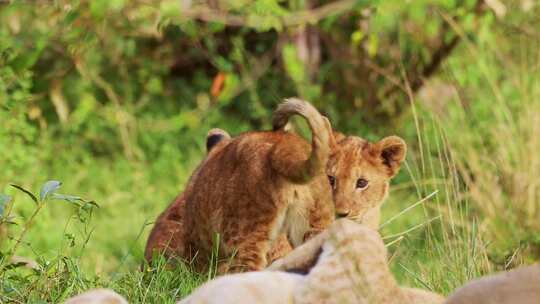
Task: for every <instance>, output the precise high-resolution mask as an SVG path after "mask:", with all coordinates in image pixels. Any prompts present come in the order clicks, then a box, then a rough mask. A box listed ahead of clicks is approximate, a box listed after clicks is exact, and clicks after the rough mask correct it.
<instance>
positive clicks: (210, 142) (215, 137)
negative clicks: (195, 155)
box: [206, 128, 231, 153]
mask: <svg viewBox="0 0 540 304" xmlns="http://www.w3.org/2000/svg"><path fill="white" fill-rule="evenodd" d="M230 138H231V136H230V135H229V133H227V131H225V130H223V129H218V128H215V129H212V130H210V131H208V135H206V152H207V153H208V152H210V151H211V150H212V148H213V147H215V146H216V145H217V144H218V143H220V142H221V141H223V140H226V139H230Z"/></svg>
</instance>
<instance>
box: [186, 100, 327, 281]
mask: <svg viewBox="0 0 540 304" xmlns="http://www.w3.org/2000/svg"><path fill="white" fill-rule="evenodd" d="M294 114H298V115H300V116H303V117H304V118H305V119H306V120H307V122H308V125H309V127H310V129H311V133H312V142H311V145H310V144H309V143H308V142H307V141H306V140H304V139H303V138H301V137H300V136H298V135H296V134H293V133H290V132H285V131H280V130H279V129H280V128H281V127H283V126H284V125H285V124H286V123H287V121H288V119H289V117H290V116H291V115H294ZM274 129H276V130H278V131H263V132H247V133H244V134H241V135H239V136H237V137H234V138H232V139H231V140H230V141H228V142H227V144H226V145H224V146H223V147H222V148H220V149H218V150H217V151H215V152H212V153H210V154H209V155H208V158H207V159H206V160H205V161H204V162H203V163H202V164H201V166H200V167H199V168H198V169H197V173H196V174H194V175H193V176H192V178H191V180H190V182H189V185H190V186H189V187H188V188H187V189H186V192H185V225H186V227H189V228H188V229H186V235H185V240H186V241H187V242H186V243H187V249H188V250H187V252H186V255H187V256H186V258H194V257H197V258H199V257H200V258H203V259H206V258H207V257H208V256H210V255H211V253H212V251H213V244H214V243H215V241H216V239H215V236H216V235H218V236H219V240H218V245H219V246H218V252H219V256H220V257H229V256H231V255H232V256H234V257H233V259H232V261H231V263H221V265H220V269H219V270H220V272H224V271H228V270H230V271H245V270H260V269H262V268H264V267H266V265H267V260H266V259H267V258H266V257H267V254H268V252H269V250H270V248H271V247H272V245H273V243H274V241H275V240H276V239H277V237H278V236H279V235H280V234H282V233H283V234H285V235H286V236H287V238H288V240H289V241H290V242H291V243H292V245H293V246H294V247H296V246H298V245H300V244H301V243H302V242H303V241H304V240H305V239H306V238H309V237H310V236H311V235H313V234H315V233H317V232H319V231H321V230H323V229H325V228H326V227H328V226H329V225H330V224H331V223H332V221H333V220H334V208H333V206H334V204H333V200H332V190H331V188H330V184H329V183H328V178H327V175H326V172H325V170H326V165H327V162H328V158H329V156H330V149H331V146H332V142H331V141H332V138H333V137H332V130H331V127H330V123H329V122H328V120H327V119H325V118H324V117H323V116H322V115H320V114H319V112H318V111H317V110H316V109H315V108H314V107H313V106H312V105H310V104H309V103H307V102H305V101H302V100H299V99H288V100H286V102H284V103H283V104H281V105H280V106H279V107H278V109H277V110H276V111H275V113H274ZM188 230H189V231H188ZM202 262H203V264H206V263H207V262H208V260H206V261H202Z"/></svg>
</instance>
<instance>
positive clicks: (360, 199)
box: [327, 136, 406, 221]
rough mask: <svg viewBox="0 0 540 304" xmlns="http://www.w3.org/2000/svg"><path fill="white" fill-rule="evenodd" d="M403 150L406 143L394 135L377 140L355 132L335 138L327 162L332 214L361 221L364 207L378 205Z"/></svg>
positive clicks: (399, 162) (398, 166)
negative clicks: (331, 193)
mask: <svg viewBox="0 0 540 304" xmlns="http://www.w3.org/2000/svg"><path fill="white" fill-rule="evenodd" d="M405 153H406V144H405V142H404V141H403V140H402V139H401V138H399V137H397V136H390V137H386V138H384V139H383V140H381V141H379V142H377V143H369V142H367V141H366V140H364V139H361V138H359V137H355V136H348V137H344V138H342V139H341V140H339V141H338V142H337V143H336V145H335V149H334V153H333V155H332V156H331V157H330V160H329V162H328V166H327V174H328V179H329V182H330V185H331V186H332V191H333V196H334V203H335V210H336V217H337V218H340V217H348V218H351V219H353V220H357V221H361V220H362V218H363V216H364V215H365V214H366V212H367V211H368V210H370V209H372V208H374V207H379V206H380V205H381V204H382V203H383V201H384V200H385V198H386V196H387V194H388V187H389V186H388V185H389V182H390V179H391V178H392V177H394V176H395V175H396V174H397V172H398V171H399V168H400V165H401V163H402V162H403V160H404V159H405Z"/></svg>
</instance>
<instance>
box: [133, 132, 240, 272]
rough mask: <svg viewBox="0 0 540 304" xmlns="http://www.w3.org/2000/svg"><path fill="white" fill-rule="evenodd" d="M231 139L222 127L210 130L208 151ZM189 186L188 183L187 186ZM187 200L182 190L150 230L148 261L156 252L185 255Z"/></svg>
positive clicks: (165, 254) (145, 255)
mask: <svg viewBox="0 0 540 304" xmlns="http://www.w3.org/2000/svg"><path fill="white" fill-rule="evenodd" d="M230 139H231V136H230V135H229V133H227V132H226V131H224V130H222V129H212V130H210V131H209V132H208V135H207V136H206V152H207V153H208V154H210V152H215V151H217V150H219V149H220V147H223V145H224V144H225V143H226V142H227V141H229V140H230ZM199 167H200V166H199ZM197 171H198V168H197V169H195V172H194V173H193V175H195V174H196V172H197ZM189 187H190V185H189V184H188V186H187V188H189ZM185 202H186V200H185V197H184V192H182V193H180V194H179V195H178V196H177V197H176V199H175V200H174V201H173V202H172V203H171V204H170V205H169V206H168V207H167V209H165V211H163V213H161V214H160V215H159V217H158V218H157V220H156V223H155V224H154V227H153V228H152V231H150V234H149V236H148V240H147V241H146V248H145V250H144V257H145V259H146V261H147V262H148V263H150V262H151V261H152V257H153V255H154V253H158V254H163V255H164V256H165V257H167V258H175V257H181V256H183V255H184V251H185V240H184V238H185V236H184V234H185V233H184V217H185V216H184V212H185Z"/></svg>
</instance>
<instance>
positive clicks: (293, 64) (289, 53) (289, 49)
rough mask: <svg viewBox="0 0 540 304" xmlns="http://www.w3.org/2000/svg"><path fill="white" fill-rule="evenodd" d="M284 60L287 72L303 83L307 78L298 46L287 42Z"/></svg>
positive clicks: (284, 49) (284, 48)
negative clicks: (297, 49) (298, 53)
mask: <svg viewBox="0 0 540 304" xmlns="http://www.w3.org/2000/svg"><path fill="white" fill-rule="evenodd" d="M283 62H284V63H285V70H286V71H287V74H289V76H290V77H291V78H292V79H293V80H294V81H295V82H296V83H302V82H303V81H304V79H305V78H306V73H305V70H304V63H303V62H302V61H301V60H300V58H298V55H297V52H296V47H295V46H294V45H292V44H287V45H285V46H284V47H283Z"/></svg>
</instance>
